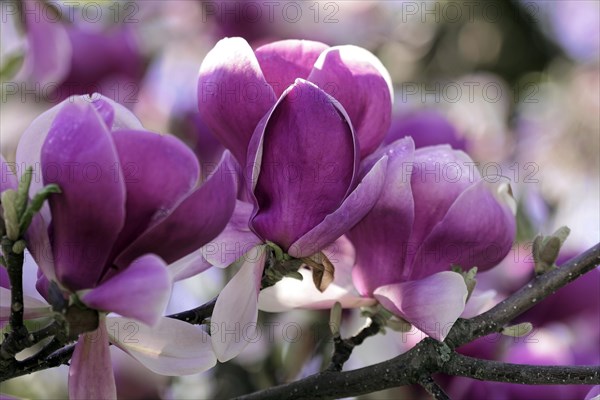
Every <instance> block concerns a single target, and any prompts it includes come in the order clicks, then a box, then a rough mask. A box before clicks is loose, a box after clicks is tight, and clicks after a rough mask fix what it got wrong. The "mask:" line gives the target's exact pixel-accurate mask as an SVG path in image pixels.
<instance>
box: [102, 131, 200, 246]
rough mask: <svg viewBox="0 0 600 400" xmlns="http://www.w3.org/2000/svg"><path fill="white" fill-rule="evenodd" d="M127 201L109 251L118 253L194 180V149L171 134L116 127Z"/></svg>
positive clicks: (194, 182) (165, 212)
mask: <svg viewBox="0 0 600 400" xmlns="http://www.w3.org/2000/svg"><path fill="white" fill-rule="evenodd" d="M113 139H114V141H115V145H116V147H117V152H118V154H119V161H120V164H119V166H120V169H121V171H122V173H123V179H124V181H125V189H126V192H127V201H126V204H125V209H126V219H125V226H124V227H123V230H122V231H121V233H120V234H119V239H118V240H117V243H116V244H115V248H114V249H113V252H114V253H116V254H118V252H119V250H122V249H123V247H124V246H127V245H129V244H130V243H132V242H133V241H134V240H135V239H136V238H137V237H138V236H140V235H141V234H142V233H143V232H144V231H145V230H146V229H147V228H148V226H149V225H150V224H151V223H152V222H153V218H156V216H155V214H157V213H159V216H164V215H166V214H167V213H168V212H169V210H171V209H172V208H173V207H174V206H175V204H176V203H177V202H179V201H180V200H181V199H182V198H183V196H184V195H186V194H187V193H189V192H191V190H192V189H193V188H194V186H195V185H196V183H197V181H198V177H199V175H200V168H199V165H198V161H197V160H196V157H195V155H194V153H193V152H192V151H191V150H190V149H189V148H188V147H187V146H186V145H185V144H183V142H181V141H179V140H178V139H176V138H175V137H174V136H168V135H159V134H156V133H152V132H146V131H129V130H127V131H116V132H113Z"/></svg>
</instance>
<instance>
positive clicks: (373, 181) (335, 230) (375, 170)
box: [288, 156, 388, 258]
mask: <svg viewBox="0 0 600 400" xmlns="http://www.w3.org/2000/svg"><path fill="white" fill-rule="evenodd" d="M387 162H388V158H387V156H383V157H382V158H381V159H379V161H377V162H376V163H375V165H374V166H373V167H372V168H371V170H370V171H369V172H368V173H367V174H366V175H365V177H364V178H363V180H362V181H361V182H360V183H359V184H358V186H357V187H356V188H355V189H354V191H353V192H352V193H350V195H349V196H348V197H346V199H345V200H344V202H343V203H342V204H341V205H340V206H339V207H338V208H337V209H336V210H335V211H334V212H332V213H331V214H329V215H327V216H326V217H325V219H324V220H323V222H321V223H320V224H318V225H317V226H315V227H314V228H313V229H311V230H310V231H308V232H307V233H306V234H304V235H303V236H302V237H300V238H299V239H298V240H296V241H295V242H294V243H293V244H292V245H291V246H290V249H289V251H288V253H289V254H290V255H291V256H294V257H298V258H300V257H307V256H310V255H312V254H314V253H316V252H318V251H320V250H321V249H323V248H324V247H325V246H327V245H328V244H330V243H332V242H333V241H334V240H336V239H337V238H338V237H340V236H342V235H343V234H345V233H346V232H347V231H348V230H349V229H350V228H352V227H353V226H354V225H355V224H356V223H357V222H358V221H360V220H361V219H362V218H363V217H364V216H365V215H366V214H367V213H368V212H369V210H370V209H371V208H372V207H373V205H374V204H375V202H376V201H377V199H378V198H379V194H380V193H381V190H382V189H383V183H384V181H385V171H386V168H387Z"/></svg>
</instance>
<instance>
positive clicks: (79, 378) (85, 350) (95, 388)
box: [69, 321, 117, 400]
mask: <svg viewBox="0 0 600 400" xmlns="http://www.w3.org/2000/svg"><path fill="white" fill-rule="evenodd" d="M69 398H71V399H115V400H116V398H117V388H116V385H115V377H114V374H113V369H112V362H111V359H110V350H109V348H108V332H107V331H106V325H105V323H104V321H100V325H99V326H98V329H96V330H95V331H94V332H88V333H84V334H83V335H81V336H80V337H79V340H78V341H77V344H76V345H75V351H74V352H73V356H72V357H71V364H70V367H69Z"/></svg>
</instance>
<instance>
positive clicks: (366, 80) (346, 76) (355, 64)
mask: <svg viewBox="0 0 600 400" xmlns="http://www.w3.org/2000/svg"><path fill="white" fill-rule="evenodd" d="M307 79H308V80H309V81H311V82H314V83H315V84H317V86H319V87H320V88H321V89H323V90H325V91H326V92H327V93H329V94H330V95H331V96H333V97H334V98H335V99H336V100H338V101H339V102H340V103H342V105H343V106H344V109H345V110H346V112H347V113H348V115H349V116H350V120H351V121H352V126H353V127H354V130H355V132H356V136H357V138H358V143H359V147H360V156H361V158H364V157H365V156H367V155H369V154H371V153H372V152H373V151H374V150H375V149H377V147H379V145H380V144H381V142H382V141H383V139H384V138H385V135H386V133H387V132H388V130H389V127H390V123H391V118H392V99H393V98H394V91H393V87H392V81H391V78H390V75H389V73H388V72H387V70H386V69H385V67H384V66H383V64H382V63H381V61H379V59H378V58H377V57H375V56H374V55H373V54H372V53H371V52H369V51H368V50H365V49H363V48H361V47H358V46H351V45H346V46H335V47H331V48H329V49H327V50H325V51H324V52H322V53H321V55H320V56H319V58H318V60H317V61H316V62H315V66H314V68H313V70H312V72H311V73H310V75H309V76H308V78H307Z"/></svg>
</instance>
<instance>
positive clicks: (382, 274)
mask: <svg viewBox="0 0 600 400" xmlns="http://www.w3.org/2000/svg"><path fill="white" fill-rule="evenodd" d="M379 153H384V154H385V155H387V157H388V164H387V173H386V174H385V183H384V185H383V187H384V189H383V190H382V191H381V194H380V195H379V196H378V199H377V203H375V205H374V206H373V208H372V209H371V210H370V211H369V213H368V214H367V215H366V217H365V218H363V219H362V220H360V222H359V223H358V224H357V225H356V226H354V228H352V229H351V230H350V232H349V233H348V236H349V237H350V239H351V240H352V241H353V243H354V245H355V246H356V250H357V265H356V267H355V268H354V270H353V271H352V274H353V276H354V282H355V284H356V286H357V288H358V290H359V292H360V293H361V294H363V295H367V296H371V295H372V294H373V290H375V289H376V288H377V287H379V286H382V285H387V284H390V283H395V282H400V281H402V280H406V278H407V277H406V276H405V273H406V270H405V269H404V268H403V266H404V262H405V259H406V253H407V251H408V250H409V249H408V244H409V238H410V233H411V230H412V226H413V220H414V203H413V197H412V192H411V187H410V177H411V171H412V168H410V167H411V166H412V162H413V155H414V143H413V141H412V139H411V138H404V139H400V140H398V141H396V142H394V143H393V144H392V145H390V146H388V147H386V148H384V149H383V150H382V151H380V152H378V153H375V154H373V155H372V156H371V157H378V156H380V154H379ZM367 161H368V160H367Z"/></svg>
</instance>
